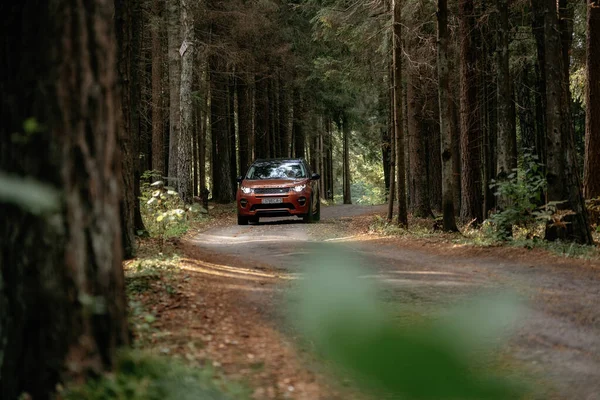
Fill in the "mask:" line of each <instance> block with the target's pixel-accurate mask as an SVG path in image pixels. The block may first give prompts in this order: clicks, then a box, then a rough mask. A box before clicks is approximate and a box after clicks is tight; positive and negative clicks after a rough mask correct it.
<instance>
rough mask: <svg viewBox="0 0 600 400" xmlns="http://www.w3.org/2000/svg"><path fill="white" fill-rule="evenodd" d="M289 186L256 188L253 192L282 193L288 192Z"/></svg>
mask: <svg viewBox="0 0 600 400" xmlns="http://www.w3.org/2000/svg"><path fill="white" fill-rule="evenodd" d="M289 191H290V188H256V189H254V193H256V194H283V193H289Z"/></svg>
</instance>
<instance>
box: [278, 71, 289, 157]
mask: <svg viewBox="0 0 600 400" xmlns="http://www.w3.org/2000/svg"><path fill="white" fill-rule="evenodd" d="M289 112H290V111H289V106H288V96H287V89H286V85H285V81H284V80H283V79H282V78H281V77H280V78H279V126H278V129H279V148H280V149H281V157H289V156H290V143H289V134H288V126H289V118H288V116H289Z"/></svg>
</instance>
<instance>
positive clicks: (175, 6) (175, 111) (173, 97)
mask: <svg viewBox="0 0 600 400" xmlns="http://www.w3.org/2000/svg"><path fill="white" fill-rule="evenodd" d="M166 1H167V18H168V28H167V34H168V47H169V51H168V56H169V163H168V164H169V171H168V175H169V178H170V179H169V180H168V182H169V184H174V181H172V180H173V179H175V178H177V172H178V167H177V160H178V155H177V148H178V140H179V129H180V118H181V114H180V113H181V110H180V106H179V101H180V93H179V91H180V90H181V56H180V55H179V48H180V46H181V30H180V22H179V21H180V18H181V12H180V0H166Z"/></svg>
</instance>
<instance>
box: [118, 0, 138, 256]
mask: <svg viewBox="0 0 600 400" xmlns="http://www.w3.org/2000/svg"><path fill="white" fill-rule="evenodd" d="M116 6H117V7H116V13H115V22H116V37H117V43H118V55H119V58H118V60H117V68H118V72H119V79H120V82H119V83H120V85H121V102H120V104H121V112H122V114H123V116H122V119H121V124H122V125H121V135H120V139H121V140H120V142H119V143H120V146H121V154H122V157H121V160H122V166H121V168H122V175H123V198H122V202H121V214H122V215H121V217H122V219H121V221H122V223H123V226H122V229H121V232H122V234H123V249H124V257H125V258H127V259H129V258H132V257H133V256H134V254H135V246H136V244H135V233H136V232H138V231H145V227H144V224H143V221H142V218H141V213H140V204H139V200H138V199H139V196H140V163H139V153H140V146H139V137H140V102H141V79H140V73H141V63H140V55H141V32H140V18H141V8H140V4H139V3H138V2H137V0H127V1H123V2H122V3H121V2H117V3H116Z"/></svg>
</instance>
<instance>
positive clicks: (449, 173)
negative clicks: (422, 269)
mask: <svg viewBox="0 0 600 400" xmlns="http://www.w3.org/2000/svg"><path fill="white" fill-rule="evenodd" d="M437 22H438V40H437V66H438V94H439V105H440V137H441V140H440V142H441V158H442V213H443V228H444V230H445V231H449V232H457V231H458V228H457V227H456V219H455V211H454V210H455V206H454V189H453V183H454V177H453V168H452V153H453V149H452V142H453V140H452V119H453V118H452V98H451V96H450V69H449V68H448V1H447V0H438V10H437Z"/></svg>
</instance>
